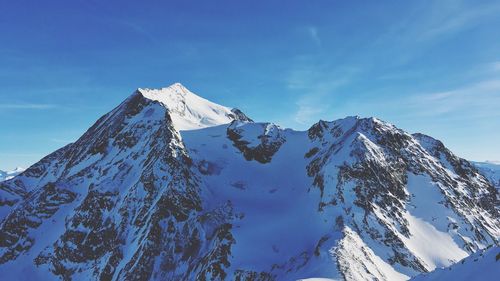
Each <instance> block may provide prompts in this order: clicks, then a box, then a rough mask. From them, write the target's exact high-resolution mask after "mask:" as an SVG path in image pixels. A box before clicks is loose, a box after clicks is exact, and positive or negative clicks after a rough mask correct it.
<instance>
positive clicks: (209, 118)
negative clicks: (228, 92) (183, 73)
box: [137, 83, 250, 130]
mask: <svg viewBox="0 0 500 281" xmlns="http://www.w3.org/2000/svg"><path fill="white" fill-rule="evenodd" d="M137 92H138V93H140V94H141V95H142V96H143V97H145V98H147V99H150V100H153V101H157V102H160V103H161V104H162V105H163V106H165V107H166V108H167V109H168V110H169V112H170V115H171V118H172V121H173V123H174V127H175V128H176V129H178V130H194V129H201V128H206V127H212V126H217V125H222V124H228V123H231V122H232V121H234V120H241V119H242V116H244V114H243V113H242V112H241V111H239V110H236V109H233V108H230V107H226V106H222V105H219V104H216V103H214V102H211V101H209V100H207V99H205V98H202V97H200V96H198V95H196V94H195V93H193V92H191V91H190V90H188V89H187V88H186V87H184V86H183V85H182V84H181V83H174V84H172V85H170V86H168V87H165V88H161V89H149V88H139V89H137ZM245 118H246V119H248V117H246V116H245ZM249 120H250V119H248V120H243V121H249Z"/></svg>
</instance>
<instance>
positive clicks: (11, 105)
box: [0, 103, 58, 110]
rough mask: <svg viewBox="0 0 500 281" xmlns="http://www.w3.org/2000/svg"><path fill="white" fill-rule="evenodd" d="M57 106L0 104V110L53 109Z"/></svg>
mask: <svg viewBox="0 0 500 281" xmlns="http://www.w3.org/2000/svg"><path fill="white" fill-rule="evenodd" d="M57 107H58V106H57V105H55V104H42V103H3V104H0V108H1V109H39V110H43V109H53V108H57Z"/></svg>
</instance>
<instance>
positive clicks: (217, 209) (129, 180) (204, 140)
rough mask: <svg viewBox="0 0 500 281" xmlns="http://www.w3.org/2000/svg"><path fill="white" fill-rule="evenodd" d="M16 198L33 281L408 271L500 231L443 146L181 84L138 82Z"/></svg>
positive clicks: (12, 188)
mask: <svg viewBox="0 0 500 281" xmlns="http://www.w3.org/2000/svg"><path fill="white" fill-rule="evenodd" d="M0 203H1V204H0V271H1V272H6V273H8V274H10V277H12V278H14V277H15V278H17V279H20V280H44V279H55V278H60V279H71V280H124V279H126V280H240V281H241V280H254V281H256V280H301V279H306V280H307V279H308V278H320V279H316V280H322V279H321V278H324V279H325V280H375V279H376V280H407V279H409V278H411V277H413V276H416V275H418V274H421V273H423V272H429V271H432V270H434V269H435V268H440V267H445V266H449V265H451V264H453V263H454V262H457V261H459V260H461V259H463V258H464V257H466V256H468V255H470V254H471V253H474V252H476V251H478V250H480V249H484V248H485V247H487V246H488V245H492V244H495V243H498V241H499V239H500V220H499V218H500V215H499V212H498V211H499V210H498V209H499V202H498V197H497V191H496V189H495V188H494V187H493V186H492V185H491V184H490V183H489V182H488V181H487V180H486V179H485V178H484V176H483V175H481V174H479V173H478V171H477V169H475V168H474V167H473V166H472V165H471V164H470V163H469V162H468V161H466V160H464V159H460V158H458V157H456V156H455V155H454V154H453V153H452V152H451V151H449V150H448V149H447V148H446V147H445V146H444V145H443V144H442V143H441V142H439V141H438V140H435V139H433V138H431V137H429V136H425V135H422V134H413V135H411V134H408V133H406V132H404V131H403V130H401V129H398V128H397V127H395V126H394V125H391V124H389V123H387V122H383V121H381V120H379V119H376V118H359V117H347V118H344V119H340V120H336V121H333V122H326V121H319V122H318V123H316V124H314V125H313V126H312V127H311V128H310V129H309V130H307V131H295V130H291V129H284V128H281V127H280V126H277V125H275V124H272V123H255V122H252V121H251V120H250V119H249V118H248V117H246V116H245V115H244V114H243V113H242V112H241V111H239V110H236V109H230V108H228V107H224V106H220V105H216V104H214V103H211V102H209V101H207V100H204V99H202V98H200V97H198V96H196V95H194V94H192V93H191V92H189V91H188V90H187V89H185V88H184V87H183V86H182V85H180V84H174V85H172V86H170V87H167V88H164V89H160V90H146V89H139V90H137V91H136V92H134V93H133V94H132V95H131V96H130V97H129V98H127V99H126V100H125V101H124V102H123V103H122V104H120V105H119V106H118V107H116V108H115V109H113V110H112V111H110V112H109V113H108V114H106V115H104V116H103V117H101V118H100V119H99V120H98V121H97V122H96V123H95V124H94V125H93V126H92V127H91V128H90V129H89V130H88V131H87V132H86V133H85V134H84V135H82V137H81V138H80V139H78V140H77V141H76V142H75V143H72V144H69V145H67V146H65V147H63V148H61V149H59V150H57V151H55V152H54V153H52V154H50V155H48V156H46V157H45V158H43V159H42V160H41V161H40V162H38V163H36V164H35V165H33V166H31V167H30V168H29V169H27V170H26V171H25V172H24V173H22V174H20V175H18V176H17V177H15V178H13V179H10V180H8V181H4V182H2V183H0Z"/></svg>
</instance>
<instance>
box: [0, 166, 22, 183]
mask: <svg viewBox="0 0 500 281" xmlns="http://www.w3.org/2000/svg"><path fill="white" fill-rule="evenodd" d="M23 171H24V169H23V168H21V167H17V168H15V169H14V170H12V171H2V170H0V181H4V180H10V179H11V178H13V177H15V176H17V175H19V174H20V173H22V172H23Z"/></svg>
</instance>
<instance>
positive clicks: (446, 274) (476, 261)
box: [411, 246, 500, 281]
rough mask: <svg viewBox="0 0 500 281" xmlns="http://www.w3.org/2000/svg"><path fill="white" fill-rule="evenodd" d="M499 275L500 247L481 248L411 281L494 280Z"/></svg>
mask: <svg viewBox="0 0 500 281" xmlns="http://www.w3.org/2000/svg"><path fill="white" fill-rule="evenodd" d="M499 276H500V247H498V246H494V247H490V248H488V249H484V250H481V251H479V252H477V253H474V254H472V255H471V256H469V257H467V258H465V259H463V260H461V261H460V262H457V263H456V264H454V265H452V266H450V267H447V268H440V269H436V270H435V271H433V272H431V273H428V274H422V275H418V276H416V277H415V278H413V279H411V280H412V281H470V280H481V281H496V280H498V278H499Z"/></svg>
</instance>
